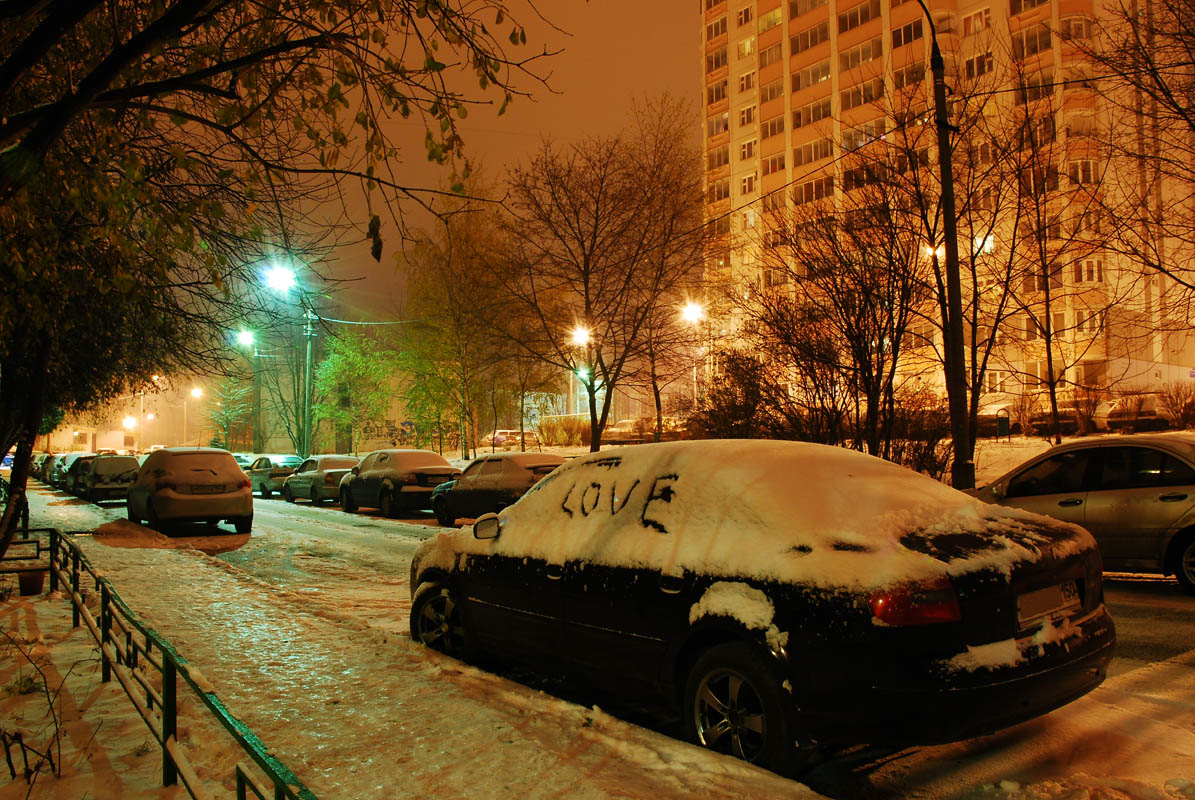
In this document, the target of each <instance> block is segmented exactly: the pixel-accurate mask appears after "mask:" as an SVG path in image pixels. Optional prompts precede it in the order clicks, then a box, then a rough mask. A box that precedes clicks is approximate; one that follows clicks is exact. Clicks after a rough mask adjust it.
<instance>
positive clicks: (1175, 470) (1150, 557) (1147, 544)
mask: <svg viewBox="0 0 1195 800" xmlns="http://www.w3.org/2000/svg"><path fill="white" fill-rule="evenodd" d="M970 494H973V495H975V496H976V497H978V498H979V499H980V500H983V501H984V502H988V503H997V504H999V505H1005V506H1014V507H1016V508H1023V509H1026V510H1028V511H1035V512H1037V513H1039V514H1046V515H1048V516H1051V517H1054V518H1055V519H1060V520H1063V521H1064V522H1073V523H1075V524H1076V525H1082V526H1083V527H1084V528H1086V529H1087V530H1089V531H1090V532H1091V535H1092V536H1094V537H1095V540H1096V543H1097V544H1098V545H1099V547H1100V552H1101V554H1102V555H1103V560H1104V568H1105V569H1108V570H1116V571H1126V572H1157V573H1162V574H1164V575H1174V576H1175V577H1177V578H1178V580H1179V583H1180V584H1182V586H1183V588H1184V589H1186V590H1187V591H1188V592H1191V593H1195V434H1192V433H1186V432H1181V433H1154V434H1140V435H1134V436H1116V437H1104V438H1100V439H1092V440H1089V441H1077V442H1068V443H1066V444H1063V445H1059V446H1058V447H1054V448H1052V449H1050V450H1048V451H1046V452H1045V453H1043V454H1042V455H1040V456H1038V457H1037V458H1034V459H1031V460H1029V461H1027V462H1026V463H1024V464H1022V465H1021V466H1019V467H1017V468H1016V469H1014V470H1012V471H1011V472H1009V473H1008V474H1006V475H1004V476H1003V477H1001V478H1000V479H999V480H997V481H995V482H994V483H992V484H991V485H989V486H985V487H982V488H979V489H973V490H971V492H970Z"/></svg>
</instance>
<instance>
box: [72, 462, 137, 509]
mask: <svg viewBox="0 0 1195 800" xmlns="http://www.w3.org/2000/svg"><path fill="white" fill-rule="evenodd" d="M140 467H141V465H140V464H139V463H138V461H137V457H136V456H113V455H101V456H96V457H95V460H94V461H92V462H91V469H90V470H88V471H87V475H86V477H85V478H84V479H83V486H82V489H81V491H80V492H79V494H80V495H81V496H82V497H83V498H84V499H85V500H90V501H91V502H93V503H98V502H100V501H101V500H124V499H126V498H127V497H128V495H129V489H130V488H131V487H132V485H133V482H134V481H135V480H137V471H138V470H139V469H140Z"/></svg>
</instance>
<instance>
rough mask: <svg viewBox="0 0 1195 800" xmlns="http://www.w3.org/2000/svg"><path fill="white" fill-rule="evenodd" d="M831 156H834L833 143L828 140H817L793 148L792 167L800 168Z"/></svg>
mask: <svg viewBox="0 0 1195 800" xmlns="http://www.w3.org/2000/svg"><path fill="white" fill-rule="evenodd" d="M832 155H834V142H833V141H832V140H830V139H817V140H815V141H812V142H809V143H808V144H803V145H801V146H800V147H795V148H793V166H795V167H802V166H804V165H806V164H812V163H813V162H814V161H821V160H822V159H823V158H829V157H830V156H832Z"/></svg>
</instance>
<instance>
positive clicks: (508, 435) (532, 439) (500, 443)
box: [477, 430, 539, 450]
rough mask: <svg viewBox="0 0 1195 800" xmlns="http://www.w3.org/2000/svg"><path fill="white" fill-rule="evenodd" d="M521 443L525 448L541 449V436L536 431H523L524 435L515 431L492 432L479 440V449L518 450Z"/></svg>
mask: <svg viewBox="0 0 1195 800" xmlns="http://www.w3.org/2000/svg"><path fill="white" fill-rule="evenodd" d="M520 442H521V443H522V446H523V447H524V448H526V447H539V434H538V433H536V432H535V431H523V432H522V434H520V433H519V432H518V431H513V430H497V431H490V432H489V433H487V434H486V435H485V436H482V437H481V439H479V440H478V442H477V447H478V448H480V449H493V448H495V447H501V448H503V449H505V450H510V449H512V448H518V447H519V444H520Z"/></svg>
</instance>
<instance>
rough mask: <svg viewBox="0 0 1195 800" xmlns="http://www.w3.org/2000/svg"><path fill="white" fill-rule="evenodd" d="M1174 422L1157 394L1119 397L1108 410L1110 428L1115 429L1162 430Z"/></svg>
mask: <svg viewBox="0 0 1195 800" xmlns="http://www.w3.org/2000/svg"><path fill="white" fill-rule="evenodd" d="M1172 422H1173V421H1172V420H1171V419H1170V413H1169V412H1168V411H1167V410H1166V409H1165V408H1163V407H1162V402H1161V400H1160V399H1159V398H1158V396H1157V395H1156V394H1133V395H1125V396H1124V397H1118V398H1116V400H1114V401H1113V402H1112V408H1111V410H1110V411H1109V412H1108V429H1109V430H1114V431H1161V430H1165V429H1167V428H1169V427H1170V426H1171V424H1172Z"/></svg>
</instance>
